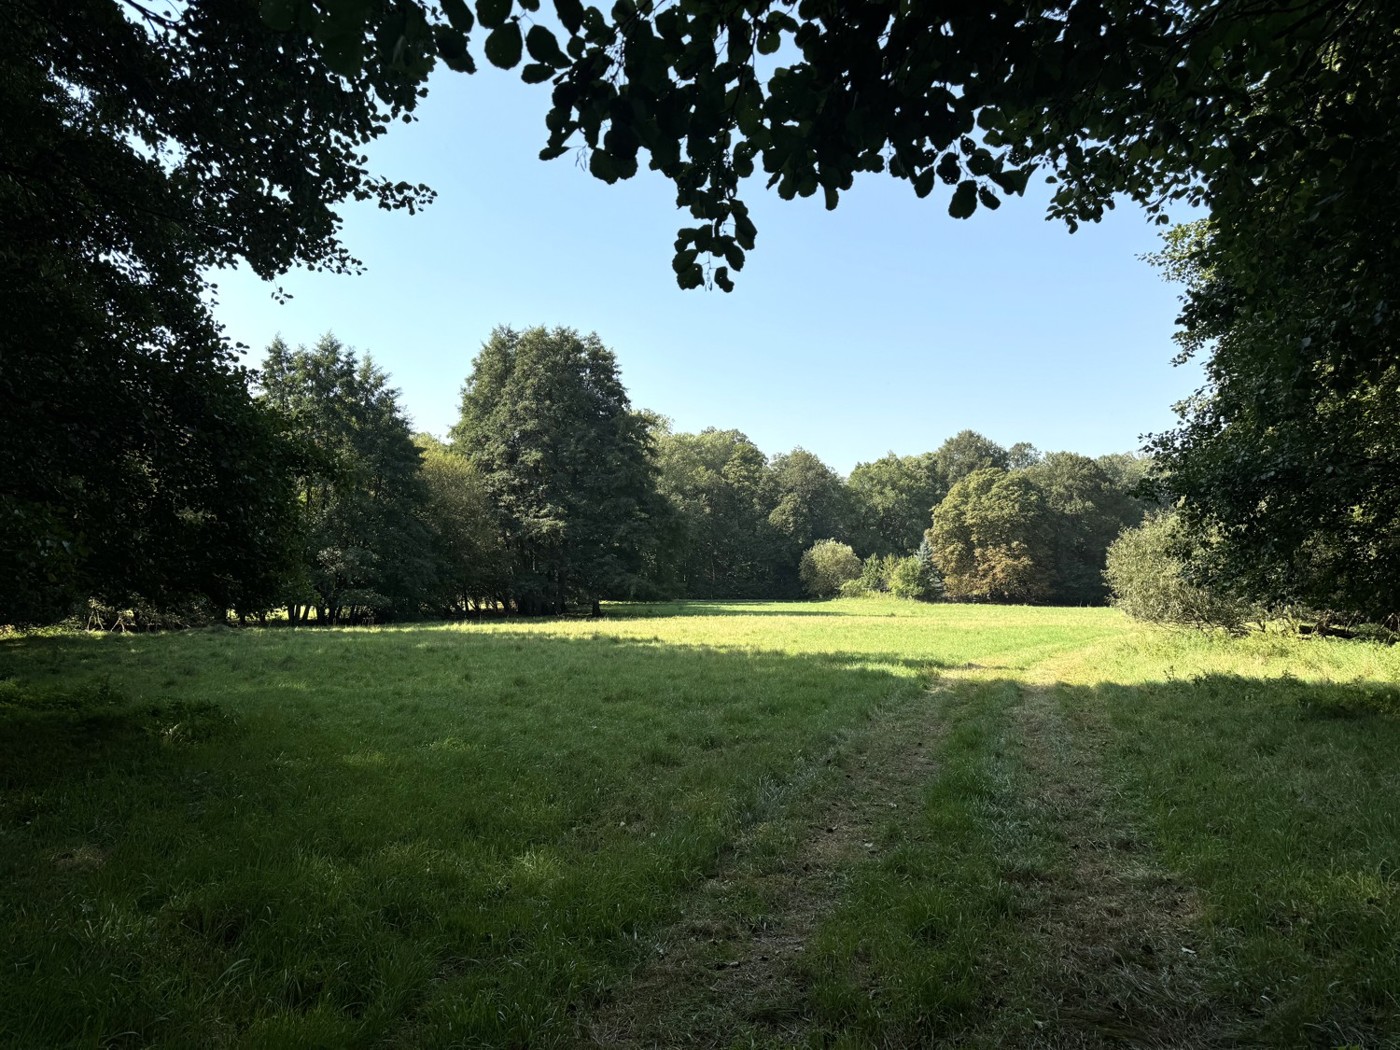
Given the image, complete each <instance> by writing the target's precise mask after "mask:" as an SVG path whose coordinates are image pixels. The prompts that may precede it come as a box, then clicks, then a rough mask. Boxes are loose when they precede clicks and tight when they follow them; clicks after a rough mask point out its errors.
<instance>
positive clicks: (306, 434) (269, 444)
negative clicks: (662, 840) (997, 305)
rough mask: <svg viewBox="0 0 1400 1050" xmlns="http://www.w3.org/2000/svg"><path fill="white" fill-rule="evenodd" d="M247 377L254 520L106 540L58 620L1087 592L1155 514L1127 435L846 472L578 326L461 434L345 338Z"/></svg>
mask: <svg viewBox="0 0 1400 1050" xmlns="http://www.w3.org/2000/svg"><path fill="white" fill-rule="evenodd" d="M250 393H251V395H252V396H251V397H250V400H249V402H248V405H247V406H246V408H247V410H248V413H249V418H250V419H253V420H257V421H258V422H259V423H260V424H261V426H262V428H263V429H262V430H261V431H260V434H261V435H262V439H263V441H264V447H262V448H261V449H260V451H261V453H262V454H263V456H264V458H263V460H262V469H261V472H260V473H259V474H257V475H256V479H258V480H259V481H260V483H261V487H260V488H258V490H257V492H256V493H253V492H252V484H251V482H250V483H249V484H248V485H245V486H244V488H243V489H242V490H240V494H241V495H243V496H245V497H247V496H251V495H255V496H256V498H251V499H249V501H248V503H247V505H246V506H245V507H244V508H243V514H242V517H241V518H239V519H238V521H237V522H234V523H227V522H221V523H217V524H216V521H215V519H216V518H217V517H218V515H216V514H213V513H212V512H211V513H209V514H206V515H204V516H203V517H204V520H203V522H202V527H201V522H199V521H195V520H192V519H193V518H196V517H199V516H198V515H190V514H185V515H183V516H182V515H179V514H177V515H175V516H174V520H173V521H172V522H171V523H169V524H170V527H171V529H172V530H173V531H172V532H171V533H170V534H169V535H164V536H162V535H160V530H159V528H157V526H156V525H152V526H151V528H152V534H153V543H156V544H158V543H160V542H162V540H163V539H168V538H170V536H171V535H176V534H179V532H180V530H181V528H186V529H188V530H189V532H188V536H189V539H190V543H191V544H192V543H194V542H195V541H196V540H197V541H198V542H199V543H201V544H202V545H203V546H202V547H201V551H202V555H201V557H202V559H203V563H204V564H203V565H202V566H201V567H200V571H189V570H190V569H191V567H192V566H193V564H194V563H193V561H191V558H192V555H191V554H190V553H189V552H188V551H187V550H186V549H185V548H186V547H187V546H188V544H187V545H180V546H179V547H176V548H173V549H174V550H177V551H179V554H178V556H177V557H176V558H174V559H173V561H174V563H173V564H170V562H171V561H172V559H171V557H170V555H171V553H172V549H169V548H161V549H160V550H157V549H156V548H154V547H153V548H150V549H146V550H143V551H142V556H141V557H140V558H136V559H133V558H129V557H128V558H119V559H111V560H109V558H108V557H107V551H106V549H98V548H93V549H91V550H89V551H86V552H84V556H83V557H82V558H80V559H79V561H80V562H81V564H82V571H81V572H78V573H75V574H74V575H73V577H72V578H70V579H69V580H67V581H66V588H65V587H62V586H60V587H58V588H57V591H59V592H64V593H54V594H50V595H47V596H35V597H36V598H40V597H47V599H48V600H47V605H48V607H49V609H50V610H51V614H50V615H51V616H58V615H63V614H65V613H67V614H69V615H71V606H72V604H73V603H74V602H75V601H78V602H80V603H81V604H82V605H83V608H85V609H86V610H87V613H86V615H88V616H89V617H90V618H92V619H93V620H94V622H98V623H107V624H110V623H113V622H118V621H121V622H126V621H128V620H131V619H132V618H135V619H136V620H138V621H144V622H146V623H153V624H154V623H178V622H183V621H189V620H193V619H196V618H198V617H200V616H201V615H203V616H208V615H216V616H217V615H222V613H223V612H224V611H225V610H231V611H233V612H234V613H236V614H237V615H239V616H240V617H243V618H248V617H265V616H266V614H267V613H269V612H270V611H272V610H273V609H281V610H285V616H286V618H287V619H288V620H289V621H290V622H292V623H294V624H295V623H307V622H313V621H314V622H318V623H362V622H372V621H382V620H385V619H394V618H404V617H418V616H432V617H456V616H465V615H470V614H479V613H481V612H483V611H488V610H489V611H500V612H513V613H520V614H558V613H562V612H565V611H567V610H570V609H580V608H582V609H590V608H591V609H594V610H596V608H597V603H598V602H599V601H601V600H604V599H638V598H647V599H654V598H666V597H693V598H791V597H797V596H800V595H803V594H814V595H817V596H825V595H827V594H829V593H834V591H835V590H837V589H839V588H840V585H841V584H847V586H846V588H845V592H846V593H855V592H858V591H885V590H892V591H893V592H894V593H896V594H903V595H906V596H910V597H923V598H932V597H937V596H942V595H946V596H947V597H949V598H954V599H964V600H987V601H1045V602H1068V603H1092V602H1101V601H1102V600H1103V599H1104V594H1105V591H1104V585H1103V582H1102V575H1101V571H1102V568H1103V562H1104V557H1105V552H1106V550H1107V548H1108V545H1109V543H1110V542H1111V541H1112V540H1113V538H1114V537H1115V536H1116V535H1117V533H1118V532H1119V531H1120V530H1121V529H1122V528H1123V527H1124V526H1125V525H1129V524H1133V523H1136V522H1137V521H1140V520H1141V518H1142V516H1143V513H1144V506H1143V504H1142V502H1141V501H1140V500H1139V499H1138V498H1137V497H1136V496H1134V494H1133V492H1134V489H1135V487H1136V486H1137V485H1138V483H1139V482H1140V480H1141V478H1142V476H1143V473H1144V471H1145V468H1146V461H1145V460H1144V459H1143V458H1141V457H1138V456H1134V455H1129V454H1125V455H1117V456H1105V457H1100V458H1099V459H1097V460H1095V459H1090V458H1088V457H1085V456H1078V455H1075V454H1072V453H1064V452H1061V453H1052V454H1049V455H1041V454H1040V453H1038V452H1037V451H1036V450H1034V449H1033V448H1032V447H1031V446H1029V445H1027V444H1024V443H1023V444H1019V445H1016V446H1013V447H1012V448H1010V449H1007V448H1003V447H1002V446H1000V445H998V444H997V443H995V442H994V441H991V440H990V439H988V438H986V437H984V436H982V435H980V434H977V433H975V432H973V431H970V430H968V431H963V432H962V433H960V434H957V435H955V436H953V437H950V438H948V439H947V440H946V441H945V442H943V444H942V445H940V446H939V447H938V448H937V449H936V450H934V451H932V452H927V453H923V454H920V455H913V456H898V455H895V454H894V453H890V454H889V455H886V456H884V457H882V458H880V459H876V460H874V461H872V462H868V463H861V464H859V465H857V466H856V467H855V469H854V470H852V471H851V474H850V476H849V477H847V478H843V477H841V476H840V475H839V474H838V473H837V472H836V471H834V470H832V469H831V468H830V467H829V466H827V465H826V464H825V463H823V462H822V461H821V459H820V458H819V457H818V456H816V455H815V454H813V453H811V452H809V451H807V450H805V449H801V448H796V449H793V450H792V451H790V452H786V453H781V454H778V455H774V456H768V455H766V454H765V453H764V452H763V451H762V450H760V449H759V448H758V447H757V446H756V445H755V444H754V443H753V442H752V441H751V440H750V439H749V438H748V437H747V436H745V435H744V434H743V433H741V432H740V431H738V430H732V429H731V430H720V429H716V428H707V429H705V430H702V431H701V432H699V433H693V434H692V433H677V432H675V431H674V430H673V429H672V427H671V425H670V423H669V421H667V420H666V419H665V418H664V417H662V416H660V415H657V414H656V413H653V412H647V411H640V410H636V409H634V408H633V407H632V405H631V403H630V401H629V399H628V396H627V392H626V390H625V389H624V387H623V385H622V382H621V379H620V377H619V374H618V367H617V361H616V358H615V356H614V354H613V353H612V351H611V350H609V349H608V348H607V347H606V346H604V345H603V343H602V342H601V340H599V338H598V337H597V336H596V335H593V334H589V335H580V334H579V333H578V332H576V331H573V330H571V329H562V328H561V329H552V330H549V329H544V328H531V329H527V330H524V331H516V330H512V329H509V328H498V329H496V330H495V331H494V332H493V333H492V334H491V337H490V338H489V339H488V340H487V341H486V343H485V344H484V345H483V346H482V348H481V351H480V352H479V354H478V355H477V356H476V358H475V360H474V362H473V364H472V368H471V372H470V375H469V376H468V377H467V380H466V382H465V384H464V387H463V392H462V397H461V404H460V413H459V418H458V421H457V423H456V424H455V425H454V426H453V427H452V429H451V432H450V434H449V435H448V439H447V440H446V441H442V440H439V439H437V438H435V437H433V436H431V435H427V434H414V433H413V431H412V428H411V425H410V423H409V420H408V418H407V416H406V415H405V413H404V411H403V410H402V407H401V406H400V405H399V403H398V398H397V392H396V391H395V390H394V389H393V388H392V387H391V386H390V385H389V378H388V376H387V375H386V374H385V373H384V372H383V371H382V370H381V369H380V368H379V367H378V366H377V365H375V364H374V362H373V360H372V359H371V358H370V357H369V356H368V355H364V356H360V355H357V354H356V353H355V352H354V351H353V350H351V349H349V348H347V347H346V346H345V345H344V344H343V343H342V342H340V341H339V340H338V339H337V338H336V337H335V336H333V335H329V334H328V335H326V336H324V337H323V338H322V339H321V340H320V341H319V342H317V343H316V344H315V345H314V346H311V347H297V348H295V349H293V348H291V347H289V346H288V345H287V344H286V343H285V342H283V341H282V340H281V339H278V340H276V341H275V342H274V343H273V344H272V345H271V346H270V347H269V348H268V350H267V355H266V360H265V362H264V365H263V367H262V369H261V371H260V372H259V373H258V374H257V376H256V382H255V384H254V385H253V386H252V387H251V389H250ZM230 454H232V452H231V453H230ZM935 508H936V509H935ZM229 524H235V525H237V527H238V528H237V532H236V534H234V533H232V532H231V530H230V529H229V528H228V527H227V526H228V525H229ZM221 536H223V537H227V542H221ZM831 548H836V549H839V550H840V551H845V552H847V553H846V555H845V557H846V558H847V562H848V563H849V562H850V561H851V559H854V562H853V563H854V565H855V569H854V571H851V572H844V570H834V572H828V573H827V575H826V576H825V577H822V578H821V580H820V581H819V580H817V579H816V577H814V575H813V573H812V565H813V564H814V560H813V559H814V555H815V556H818V558H819V556H820V555H821V553H822V552H823V551H827V550H829V549H831ZM905 561H910V562H911V567H909V568H907V569H903V568H901V565H902V563H903V562H905ZM182 573H183V575H182ZM843 573H844V575H843ZM833 579H834V580H835V586H834V587H831V586H828V584H829V583H830V581H831V580H833ZM85 586H86V590H84V587H85ZM65 603H66V604H65ZM38 604H40V605H42V604H44V603H43V602H39V603H38ZM201 610H202V611H201ZM7 611H8V610H7ZM11 615H12V616H13V612H12V611H11Z"/></svg>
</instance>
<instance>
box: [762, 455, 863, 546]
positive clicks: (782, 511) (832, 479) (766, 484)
mask: <svg viewBox="0 0 1400 1050" xmlns="http://www.w3.org/2000/svg"><path fill="white" fill-rule="evenodd" d="M763 488H764V494H765V498H766V500H767V502H768V506H769V507H771V508H772V509H771V510H770V511H769V512H768V521H769V522H770V523H771V524H772V526H773V527H774V528H775V529H777V530H778V532H779V533H780V534H781V535H783V536H784V537H786V538H787V540H788V541H789V543H790V544H791V545H792V546H793V547H794V548H796V549H797V550H798V551H801V550H803V549H805V548H807V547H809V546H811V545H812V544H813V543H814V542H815V541H816V540H817V539H818V537H822V536H828V537H841V538H844V537H845V536H846V533H847V520H848V517H849V505H848V503H847V498H846V489H845V486H844V485H843V484H842V482H841V477H840V475H838V474H837V473H836V471H834V470H832V469H831V468H830V467H828V466H827V465H826V464H825V463H823V462H822V461H821V459H819V458H818V457H817V456H815V455H813V454H812V453H811V452H808V451H807V450H806V449H804V448H795V449H793V450H792V451H791V452H787V453H783V454H781V455H777V456H774V457H773V459H772V460H771V461H770V462H769V464H768V470H767V472H766V473H765V474H764V479H763Z"/></svg>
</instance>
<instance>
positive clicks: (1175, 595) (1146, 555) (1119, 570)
mask: <svg viewBox="0 0 1400 1050" xmlns="http://www.w3.org/2000/svg"><path fill="white" fill-rule="evenodd" d="M1201 552H1202V544H1201V542H1200V541H1199V540H1198V539H1196V538H1195V537H1192V536H1190V535H1189V534H1188V533H1187V531H1186V529H1185V528H1184V527H1183V525H1182V523H1181V521H1180V520H1179V519H1178V518H1177V517H1176V515H1174V514H1162V515H1158V516H1157V517H1154V518H1149V519H1148V520H1147V521H1145V522H1143V524H1141V525H1139V526H1138V527H1137V528H1135V529H1124V530H1123V532H1122V533H1120V534H1119V536H1118V539H1116V540H1114V541H1113V544H1112V546H1110V547H1109V548H1108V567H1107V568H1106V569H1105V570H1104V579H1105V580H1107V581H1108V586H1109V588H1110V590H1111V591H1112V596H1111V597H1110V599H1109V603H1110V604H1111V605H1113V606H1115V607H1117V608H1119V609H1122V610H1123V611H1124V612H1125V613H1127V614H1128V615H1129V616H1131V617H1132V618H1133V619H1135V620H1145V621H1147V622H1148V623H1160V624H1171V625H1176V626H1184V627H1220V628H1223V629H1224V630H1227V631H1230V632H1231V633H1234V634H1239V633H1242V632H1243V631H1244V628H1245V624H1246V623H1247V622H1249V621H1250V620H1251V619H1257V618H1259V612H1258V610H1257V609H1255V608H1254V607H1253V606H1251V605H1250V604H1249V603H1248V602H1245V601H1243V600H1241V599H1240V598H1238V597H1236V596H1234V595H1231V594H1226V593H1223V592H1219V591H1216V590H1212V589H1211V588H1209V587H1206V586H1203V585H1201V584H1199V583H1196V582H1194V581H1192V580H1191V579H1190V577H1189V575H1188V574H1187V569H1188V566H1189V565H1190V564H1191V562H1192V561H1193V560H1194V559H1197V558H1199V557H1200V555H1201Z"/></svg>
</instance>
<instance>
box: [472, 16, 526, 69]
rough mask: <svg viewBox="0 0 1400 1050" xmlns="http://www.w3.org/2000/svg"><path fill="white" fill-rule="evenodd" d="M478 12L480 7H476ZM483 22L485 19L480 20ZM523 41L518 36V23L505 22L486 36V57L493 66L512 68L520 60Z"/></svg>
mask: <svg viewBox="0 0 1400 1050" xmlns="http://www.w3.org/2000/svg"><path fill="white" fill-rule="evenodd" d="M478 14H480V9H479V8H478ZM482 21H483V22H484V21H485V19H483V20H482ZM523 46H524V42H523V41H522V40H521V38H520V23H519V22H507V23H506V24H505V25H503V26H501V27H500V28H499V29H493V30H492V31H491V35H490V36H488V37H487V38H486V57H487V58H488V59H489V60H490V62H491V64H492V65H493V66H497V67H498V68H500V69H514V68H515V66H516V64H517V63H518V62H519V61H520V53H521V50H522V48H523Z"/></svg>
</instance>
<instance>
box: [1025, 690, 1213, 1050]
mask: <svg viewBox="0 0 1400 1050" xmlns="http://www.w3.org/2000/svg"><path fill="white" fill-rule="evenodd" d="M1015 719H1016V724H1017V726H1018V728H1019V730H1020V734H1021V738H1022V741H1023V748H1024V752H1023V762H1024V764H1025V767H1026V769H1027V771H1028V772H1029V773H1030V775H1031V777H1032V781H1033V784H1034V787H1033V789H1032V792H1031V795H1030V797H1029V799H1028V800H1027V801H1028V803H1029V804H1030V805H1031V806H1032V807H1033V808H1035V809H1037V810H1039V811H1040V813H1041V815H1042V817H1043V818H1044V819H1045V820H1046V822H1047V824H1048V825H1049V827H1050V828H1051V833H1052V835H1053V836H1054V838H1055V840H1056V842H1057V844H1058V846H1059V848H1060V849H1062V850H1063V863H1061V864H1058V865H1055V867H1054V868H1053V869H1051V870H1050V871H1049V872H1046V873H1040V874H1039V876H1038V879H1037V884H1036V885H1035V886H1034V887H1033V888H1032V890H1031V895H1032V897H1033V899H1035V900H1036V902H1037V903H1036V906H1035V907H1034V908H1033V909H1032V911H1031V913H1030V915H1029V916H1028V920H1027V922H1028V928H1027V930H1026V933H1027V939H1028V943H1029V944H1030V945H1034V946H1037V947H1038V948H1039V950H1040V952H1041V953H1042V955H1041V958H1040V960H1039V961H1038V962H1037V963H1034V964H1033V965H1034V966H1036V968H1037V969H1038V970H1039V973H1038V974H1037V979H1036V981H1035V986H1034V992H1033V996H1034V999H1033V1001H1032V1002H1031V1003H1030V1004H1029V1005H1030V1009H1031V1011H1032V1014H1033V1018H1034V1019H1033V1021H1032V1027H1031V1028H1029V1029H1028V1031H1029V1033H1030V1034H1029V1035H1028V1036H1026V1035H1023V1036H1020V1037H1019V1038H1017V1039H1016V1040H1015V1041H1014V1043H1012V1045H1017V1044H1019V1045H1031V1046H1046V1047H1051V1046H1053V1047H1106V1046H1134V1047H1153V1048H1157V1047H1162V1048H1164V1047H1182V1048H1185V1047H1192V1048H1198V1047H1211V1046H1218V1045H1221V1044H1222V1042H1224V1041H1225V1038H1226V1037H1225V1035H1224V1033H1223V1032H1222V1024H1221V1019H1220V1017H1219V1016H1218V1015H1217V1013H1216V1012H1215V1010H1214V1009H1213V1008H1212V1005H1211V1003H1210V1000H1209V997H1208V995H1207V993H1206V991H1205V987H1204V985H1205V980H1206V976H1207V971H1208V966H1209V960H1208V958H1207V954H1208V948H1207V947H1206V945H1205V944H1204V943H1203V940H1202V939H1201V937H1200V936H1199V935H1198V932H1197V931H1198V928H1199V927H1198V924H1199V919H1200V905H1199V901H1198V900H1197V898H1196V895H1195V893H1194V891H1193V889H1192V888H1191V887H1190V886H1188V885H1185V884H1184V883H1183V882H1181V881H1180V880H1179V879H1177V878H1175V877H1173V876H1172V874H1171V873H1170V872H1168V871H1167V870H1166V869H1165V868H1164V867H1163V866H1162V865H1161V863H1160V862H1159V861H1158V859H1157V858H1156V856H1155V854H1154V851H1153V849H1152V847H1151V844H1150V843H1149V842H1147V841H1145V840H1144V838H1143V837H1142V835H1141V834H1140V833H1139V832H1138V831H1137V830H1136V829H1135V828H1134V827H1132V825H1131V824H1130V823H1129V822H1128V821H1126V820H1125V819H1124V818H1123V815H1122V814H1121V813H1120V812H1118V810H1117V807H1116V806H1115V805H1114V802H1113V799H1112V796H1111V793H1110V792H1109V791H1108V789H1107V788H1106V787H1105V785H1104V783H1103V781H1102V779H1101V778H1100V776H1099V773H1098V770H1097V763H1096V760H1095V758H1094V756H1093V753H1092V752H1093V751H1094V750H1095V748H1094V740H1095V729H1094V726H1093V725H1092V724H1091V723H1089V722H1087V721H1079V720H1076V721H1075V722H1073V723H1072V722H1071V721H1070V720H1069V718H1067V717H1066V715H1065V713H1064V712H1063V711H1062V710H1061V708H1060V705H1059V703H1058V701H1057V698H1056V696H1055V694H1054V693H1053V691H1052V690H1051V689H1049V688H1042V687H1031V688H1027V689H1025V690H1024V694H1023V700H1022V702H1021V704H1020V706H1019V707H1018V708H1017V710H1016V711H1015Z"/></svg>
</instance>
